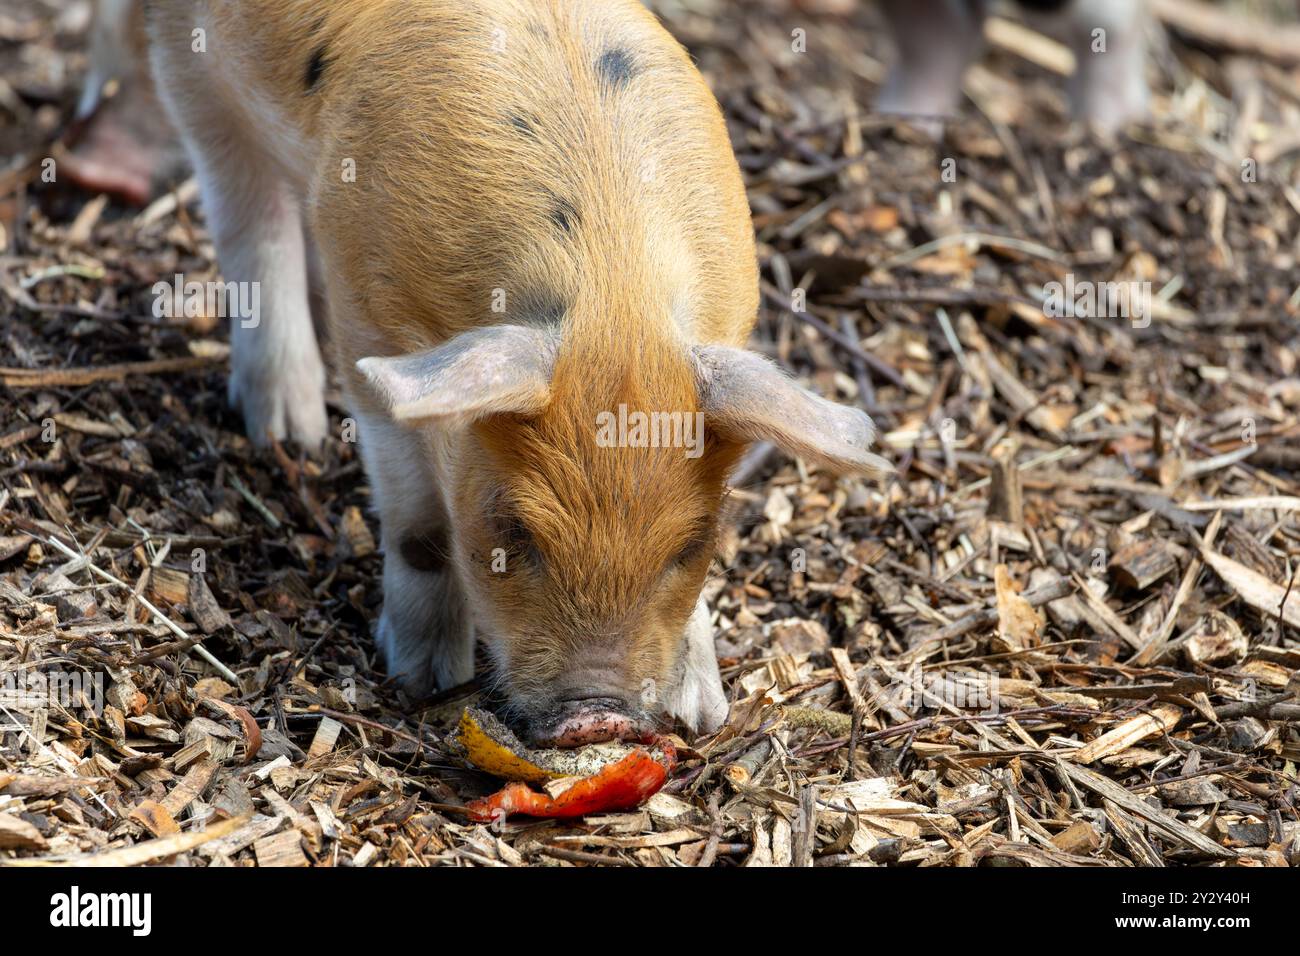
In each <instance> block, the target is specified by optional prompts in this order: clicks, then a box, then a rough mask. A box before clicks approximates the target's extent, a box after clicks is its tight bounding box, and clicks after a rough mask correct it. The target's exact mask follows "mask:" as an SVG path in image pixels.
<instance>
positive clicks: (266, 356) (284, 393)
mask: <svg viewBox="0 0 1300 956" xmlns="http://www.w3.org/2000/svg"><path fill="white" fill-rule="evenodd" d="M230 158H231V157H230V156H229V155H221V156H218V157H212V158H209V157H207V156H203V157H201V158H200V157H196V166H197V168H198V171H199V183H200V186H201V188H202V191H203V195H204V199H205V205H206V209H207V213H208V218H209V220H210V222H211V225H212V233H213V237H214V239H215V241H216V247H217V259H218V261H219V262H220V265H221V271H222V274H223V276H224V277H225V278H226V280H227V282H234V283H240V284H242V288H246V289H248V292H249V300H248V301H250V302H255V303H256V304H257V308H256V310H255V314H250V315H234V314H232V315H231V318H230V348H231V355H230V367H231V371H230V400H231V403H232V404H234V405H236V406H237V407H239V408H240V410H242V412H243V414H244V426H245V429H246V430H247V433H248V437H249V439H251V440H252V441H253V442H254V443H255V444H265V443H266V442H267V441H268V439H270V438H274V439H277V440H283V439H285V438H292V439H295V440H297V441H298V442H300V443H301V444H302V445H303V446H305V447H307V448H312V449H314V448H316V447H318V446H319V445H320V443H321V440H322V439H323V438H324V437H325V431H326V428H327V425H328V420H327V418H326V415H325V365H324V363H323V362H322V361H321V356H320V350H319V348H318V346H317V344H316V331H315V329H314V328H313V326H312V320H311V307H310V305H309V301H308V290H307V253H306V243H305V240H304V237H303V228H302V221H301V218H300V215H299V206H298V203H297V201H296V200H295V199H294V197H293V196H292V195H291V194H290V191H289V189H288V187H287V186H286V185H285V184H283V183H282V182H280V181H279V180H277V179H274V178H273V176H272V175H270V174H263V176H265V179H263V176H259V175H258V174H256V173H254V172H252V171H251V163H250V158H249V157H241V158H240V159H239V160H238V162H237V166H238V170H237V172H236V171H235V170H232V169H229V168H227V167H228V163H229V160H230ZM236 177H237V178H236ZM248 311H249V312H253V311H254V310H248Z"/></svg>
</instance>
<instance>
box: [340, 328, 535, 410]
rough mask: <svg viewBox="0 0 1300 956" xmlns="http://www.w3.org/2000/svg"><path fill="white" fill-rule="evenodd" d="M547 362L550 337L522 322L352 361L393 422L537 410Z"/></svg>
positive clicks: (475, 330)
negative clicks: (403, 352)
mask: <svg viewBox="0 0 1300 956" xmlns="http://www.w3.org/2000/svg"><path fill="white" fill-rule="evenodd" d="M554 366H555V340H554V338H553V337H552V336H551V335H549V334H547V333H546V332H544V331H542V330H540V329H531V328H527V327H525V326H521V325H495V326H491V327H490V328H485V329H474V330H473V331H470V332H463V333H461V334H460V335H458V336H456V337H455V338H454V339H452V340H451V341H449V342H445V343H443V344H442V345H439V346H437V347H436V348H431V349H426V350H425V351H423V352H412V353H411V354H410V355H397V356H393V357H392V358H364V359H362V360H361V361H359V362H358V363H357V368H358V369H359V370H360V371H361V373H362V374H363V375H365V376H366V378H367V379H369V380H370V383H371V385H373V386H374V387H375V389H376V390H377V391H378V392H379V394H380V395H382V396H383V397H384V399H385V400H386V401H387V403H388V410H389V413H390V414H391V415H392V416H393V418H394V419H396V420H397V421H413V420H416V419H422V418H446V417H450V416H465V417H467V418H470V419H476V418H483V417H485V416H487V415H498V414H504V413H514V414H521V415H528V414H532V413H534V412H539V411H541V410H542V409H543V408H544V407H545V406H546V403H547V401H548V400H549V398H550V383H551V372H552V370H553V368H554Z"/></svg>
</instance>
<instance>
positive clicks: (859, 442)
mask: <svg viewBox="0 0 1300 956" xmlns="http://www.w3.org/2000/svg"><path fill="white" fill-rule="evenodd" d="M695 361H696V376H697V382H698V385H699V390H700V405H701V408H702V410H703V412H704V415H705V421H706V422H708V423H710V424H711V426H712V427H713V428H714V429H715V430H716V431H717V432H718V433H719V434H722V435H725V436H727V437H729V438H731V439H734V440H737V441H743V442H753V441H770V442H772V444H774V445H776V446H777V447H778V448H782V449H784V450H785V451H787V452H790V453H792V454H795V455H799V456H800V457H802V458H805V459H808V460H809V461H813V462H816V463H817V464H819V465H821V466H823V467H825V468H829V469H831V470H832V471H835V472H840V473H846V472H856V473H858V474H865V475H870V476H872V477H876V478H884V477H887V476H888V475H891V474H893V472H894V466H893V465H891V464H890V463H889V462H887V461H886V460H885V459H883V458H881V457H880V456H879V455H873V454H872V453H871V452H869V451H868V450H867V449H868V448H869V447H871V443H872V440H873V439H874V438H875V434H876V428H875V425H874V424H872V421H871V419H870V418H869V417H868V416H867V414H866V412H863V411H861V410H860V409H857V408H850V407H849V406H847V405H839V404H837V403H835V402H829V401H827V400H826V399H824V398H822V397H821V396H820V395H815V394H813V393H812V392H810V391H808V389H806V388H802V387H801V386H800V385H798V384H797V383H796V382H795V381H794V380H793V379H791V378H790V376H788V375H786V374H785V372H783V371H781V369H779V368H777V366H775V365H774V364H772V363H771V362H769V361H768V360H767V359H765V358H763V357H762V356H761V355H756V354H755V353H753V352H750V351H747V350H745V349H736V348H730V347H728V346H725V345H706V346H699V347H697V348H696V349H695Z"/></svg>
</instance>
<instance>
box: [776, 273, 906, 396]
mask: <svg viewBox="0 0 1300 956" xmlns="http://www.w3.org/2000/svg"><path fill="white" fill-rule="evenodd" d="M762 289H763V294H764V295H766V296H767V297H768V298H769V299H771V300H772V301H773V302H775V303H776V304H777V305H779V306H781V308H783V309H785V311H787V312H789V313H790V314H791V315H793V316H794V317H795V318H796V319H798V320H799V321H800V322H804V323H806V324H807V325H811V326H812V327H813V328H814V329H816V330H817V331H818V332H820V333H821V334H822V335H823V336H825V337H826V338H827V339H829V340H830V341H832V342H834V343H835V344H836V345H838V346H839V347H840V348H842V349H844V351H846V352H848V353H849V354H850V355H851V356H853V357H854V358H856V359H858V360H859V361H861V362H863V363H864V364H866V365H867V366H869V367H870V368H872V369H874V370H875V371H876V372H877V373H879V374H880V375H883V376H884V377H885V378H886V379H888V380H889V381H890V382H891V383H893V384H894V385H897V386H898V387H899V388H902V389H906V388H907V383H906V382H904V381H903V376H901V375H899V374H898V372H897V371H896V370H895V369H894V367H893V366H892V365H890V364H888V363H887V362H883V361H881V360H880V359H878V358H876V357H875V356H874V355H872V354H871V353H870V352H868V351H867V350H866V349H864V348H863V347H862V346H861V345H859V344H858V343H857V342H855V341H853V340H852V339H851V338H849V337H848V336H847V335H845V334H844V333H843V332H841V331H839V330H838V329H836V328H834V327H833V326H831V325H830V323H828V322H825V321H823V320H822V319H819V318H818V317H817V316H815V315H813V314H812V313H811V312H808V311H807V310H800V309H796V308H795V307H794V303H793V302H791V301H790V300H789V299H788V298H786V297H785V296H784V295H782V294H781V291H780V290H779V289H777V288H776V286H774V285H771V284H770V283H767V282H764V283H762Z"/></svg>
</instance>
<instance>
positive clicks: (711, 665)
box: [664, 598, 728, 733]
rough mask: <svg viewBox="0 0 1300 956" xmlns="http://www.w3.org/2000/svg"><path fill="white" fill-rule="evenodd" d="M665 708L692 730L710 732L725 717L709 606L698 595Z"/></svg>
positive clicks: (725, 718) (724, 703)
mask: <svg viewBox="0 0 1300 956" xmlns="http://www.w3.org/2000/svg"><path fill="white" fill-rule="evenodd" d="M664 709H665V710H666V711H667V712H668V714H669V715H670V716H672V717H676V718H677V719H678V720H680V721H681V722H682V723H683V724H685V725H686V726H687V727H688V728H690V729H691V730H692V731H696V732H699V733H712V732H713V731H715V730H717V729H718V728H719V727H721V726H722V725H723V723H725V722H726V720H727V710H728V705H727V694H726V691H724V690H723V687H722V675H721V674H720V673H719V672H718V658H717V651H716V650H714V647H713V626H712V625H711V624H710V623H709V608H708V605H706V604H705V603H704V598H700V600H699V602H698V603H697V604H696V605H695V611H694V613H692V614H691V619H690V621H688V622H687V624H686V650H685V653H684V654H683V655H682V660H681V663H680V665H679V668H678V673H677V674H676V675H675V676H674V683H673V686H672V687H671V688H669V692H668V693H667V694H666V695H665V696H664Z"/></svg>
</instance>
